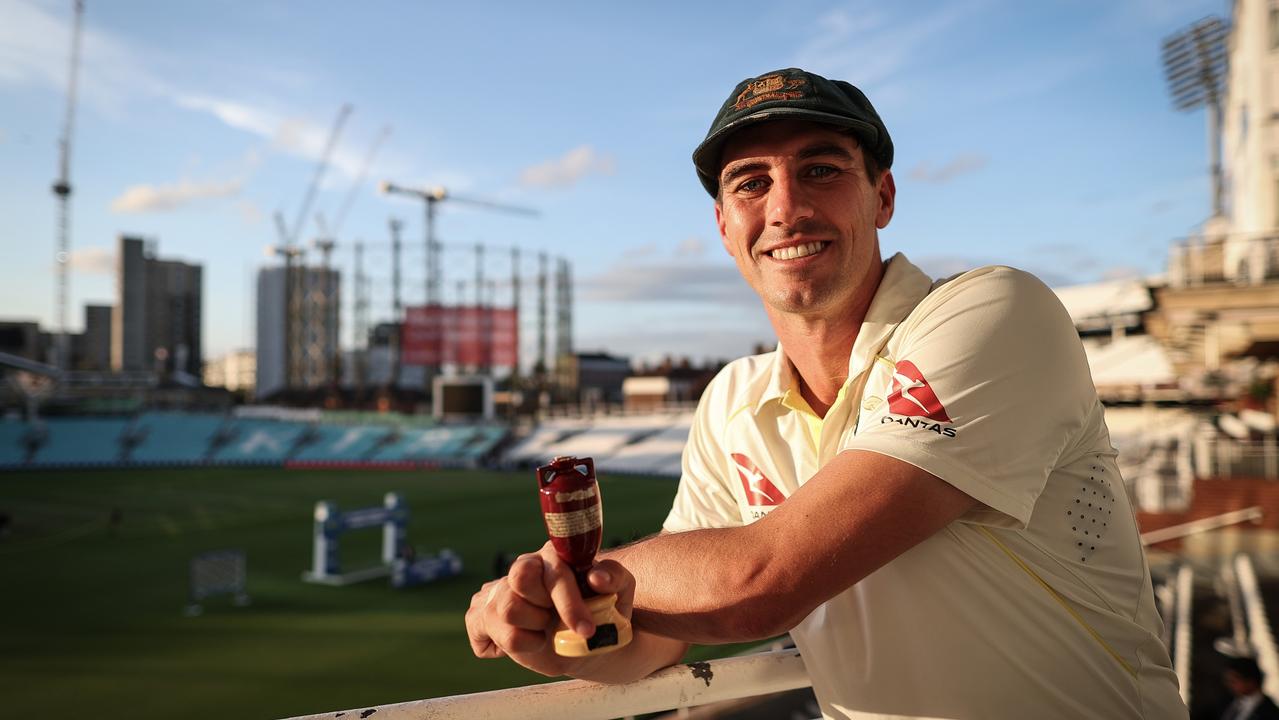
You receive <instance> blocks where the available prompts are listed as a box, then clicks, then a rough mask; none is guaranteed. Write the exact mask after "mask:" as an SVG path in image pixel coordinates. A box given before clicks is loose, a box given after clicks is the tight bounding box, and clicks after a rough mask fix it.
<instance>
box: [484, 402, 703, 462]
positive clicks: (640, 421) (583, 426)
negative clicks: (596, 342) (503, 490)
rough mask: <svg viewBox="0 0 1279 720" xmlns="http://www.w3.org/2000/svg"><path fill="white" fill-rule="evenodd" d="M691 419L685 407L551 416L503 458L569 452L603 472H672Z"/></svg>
mask: <svg viewBox="0 0 1279 720" xmlns="http://www.w3.org/2000/svg"><path fill="white" fill-rule="evenodd" d="M692 421H693V415H692V413H691V412H677V413H650V414H643V415H616V416H602V417H597V418H594V419H557V420H551V421H547V422H545V423H543V424H542V425H541V426H540V427H538V428H537V429H535V430H534V431H533V432H532V433H530V434H529V435H528V436H527V437H525V438H524V439H523V440H522V441H521V442H519V443H518V444H517V445H515V446H513V447H512V448H511V449H510V450H509V451H508V452H507V453H506V454H505V460H506V462H508V463H509V464H512V465H516V466H523V465H535V464H540V463H542V462H545V461H546V460H547V459H550V458H553V457H558V456H562V455H573V456H577V457H591V458H594V460H595V466H596V467H597V468H599V469H600V470H601V471H604V472H617V473H628V474H638V475H659V476H675V477H678V476H679V474H680V456H681V455H682V454H683V452H684V443H685V442H686V441H687V440H688V431H689V428H690V427H691V426H692Z"/></svg>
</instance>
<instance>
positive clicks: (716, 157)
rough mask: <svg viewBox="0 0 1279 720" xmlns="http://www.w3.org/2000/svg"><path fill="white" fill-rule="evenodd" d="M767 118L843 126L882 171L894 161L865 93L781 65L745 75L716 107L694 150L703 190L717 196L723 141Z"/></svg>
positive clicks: (889, 140)
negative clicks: (755, 73)
mask: <svg viewBox="0 0 1279 720" xmlns="http://www.w3.org/2000/svg"><path fill="white" fill-rule="evenodd" d="M769 120H811V121H813V122H819V123H824V124H827V125H834V126H836V127H841V128H847V129H849V130H851V131H852V132H853V134H854V135H856V136H857V140H858V142H860V143H861V145H862V147H863V148H865V150H866V152H867V153H869V154H870V156H871V157H873V158H874V159H875V161H876V162H877V163H879V165H880V167H882V168H884V169H887V168H890V167H892V165H893V141H892V138H890V137H888V128H886V127H884V121H883V120H880V118H879V113H877V112H875V108H874V107H873V106H872V105H871V104H870V101H869V100H867V99H866V95H864V94H863V93H862V91H861V90H858V89H857V88H856V87H854V86H853V85H852V84H850V83H847V82H844V81H843V80H827V79H826V78H824V77H822V76H821V75H816V74H814V73H810V72H807V71H805V70H800V69H799V68H786V69H785V70H775V71H773V72H770V73H765V74H763V75H760V76H758V77H753V78H747V79H746V80H743V81H741V82H740V83H738V84H737V87H736V88H733V93H732V94H731V95H729V96H728V99H727V100H725V101H724V106H723V107H721V108H720V109H719V114H718V115H716V116H715V121H714V122H712V123H711V129H710V130H708V131H707V132H706V139H705V140H703V141H702V144H701V145H698V146H697V149H696V150H694V151H693V166H694V167H696V168H697V179H698V180H701V181H702V187H705V188H706V192H708V193H710V194H711V197H715V196H716V195H718V194H719V171H720V154H721V151H722V150H723V147H724V141H726V140H727V139H728V137H729V136H730V135H732V134H733V133H735V132H737V131H738V130H741V129H742V128H744V127H746V126H748V125H754V124H756V123H761V122H767V121H769Z"/></svg>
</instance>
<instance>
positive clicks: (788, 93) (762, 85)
mask: <svg viewBox="0 0 1279 720" xmlns="http://www.w3.org/2000/svg"><path fill="white" fill-rule="evenodd" d="M807 84H808V78H803V77H793V78H788V77H783V76H782V75H765V76H764V77H762V78H759V79H758V80H752V81H751V82H750V83H749V84H748V85H747V86H746V89H745V90H743V91H742V92H741V94H739V95H738V96H737V102H736V103H734V104H733V108H734V109H737V110H745V109H747V108H752V107H755V106H756V105H758V104H760V103H762V102H767V101H769V100H797V99H799V98H802V97H804V95H805V93H806V89H801V88H804V86H805V85H807Z"/></svg>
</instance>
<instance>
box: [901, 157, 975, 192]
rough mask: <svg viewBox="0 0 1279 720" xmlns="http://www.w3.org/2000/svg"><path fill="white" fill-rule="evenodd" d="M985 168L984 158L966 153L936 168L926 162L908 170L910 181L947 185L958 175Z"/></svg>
mask: <svg viewBox="0 0 1279 720" xmlns="http://www.w3.org/2000/svg"><path fill="white" fill-rule="evenodd" d="M984 167H986V156H985V155H977V154H973V153H968V154H964V155H959V156H957V157H955V159H953V160H951V161H950V162H948V163H946V164H945V165H942V166H940V167H937V168H933V167H932V165H931V164H929V163H927V162H921V163H919V164H918V165H916V166H915V167H913V168H911V169H910V179H911V180H918V181H919V182H925V183H936V184H938V185H940V184H944V183H948V182H950V181H951V180H954V179H955V178H957V177H959V176H960V175H967V174H968V173H971V172H976V171H978V170H980V169H982V168H984Z"/></svg>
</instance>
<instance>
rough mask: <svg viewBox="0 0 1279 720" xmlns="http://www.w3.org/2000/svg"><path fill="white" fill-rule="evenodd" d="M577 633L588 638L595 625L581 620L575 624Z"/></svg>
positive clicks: (593, 632) (593, 631) (592, 632)
mask: <svg viewBox="0 0 1279 720" xmlns="http://www.w3.org/2000/svg"><path fill="white" fill-rule="evenodd" d="M577 634H578V635H581V636H582V637H584V638H588V637H590V636H592V635H594V634H595V626H594V625H592V624H590V623H588V622H586V621H585V620H583V621H582V622H580V623H578V624H577Z"/></svg>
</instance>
